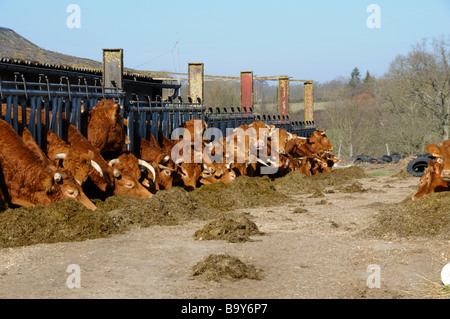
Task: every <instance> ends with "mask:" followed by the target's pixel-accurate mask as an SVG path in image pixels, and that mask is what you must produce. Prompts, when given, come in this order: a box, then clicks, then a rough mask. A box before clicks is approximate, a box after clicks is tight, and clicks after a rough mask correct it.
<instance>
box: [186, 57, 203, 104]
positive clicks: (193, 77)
mask: <svg viewBox="0 0 450 319" xmlns="http://www.w3.org/2000/svg"><path fill="white" fill-rule="evenodd" d="M203 68H204V66H203V63H189V65H188V96H189V97H190V98H191V99H192V101H193V103H197V100H198V99H200V102H201V103H203V98H204V92H203V88H204V84H203V76H204V71H203Z"/></svg>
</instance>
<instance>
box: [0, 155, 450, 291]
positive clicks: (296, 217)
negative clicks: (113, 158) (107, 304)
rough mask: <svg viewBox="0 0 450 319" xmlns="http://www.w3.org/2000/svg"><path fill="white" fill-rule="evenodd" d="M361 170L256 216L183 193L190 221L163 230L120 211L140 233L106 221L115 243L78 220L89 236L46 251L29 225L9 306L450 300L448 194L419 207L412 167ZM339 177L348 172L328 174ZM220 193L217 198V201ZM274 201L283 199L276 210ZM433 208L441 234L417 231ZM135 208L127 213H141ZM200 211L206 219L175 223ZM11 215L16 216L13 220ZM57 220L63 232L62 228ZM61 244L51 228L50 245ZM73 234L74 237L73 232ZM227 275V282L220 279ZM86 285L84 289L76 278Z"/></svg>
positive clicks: (16, 244) (8, 250) (295, 193)
mask: <svg viewBox="0 0 450 319" xmlns="http://www.w3.org/2000/svg"><path fill="white" fill-rule="evenodd" d="M358 169H360V171H361V172H364V173H365V174H364V176H363V177H361V176H353V177H351V178H347V179H339V178H338V179H333V178H331V179H328V178H323V180H322V183H321V184H317V183H312V182H311V189H309V190H307V191H306V190H305V187H307V186H305V185H307V183H310V179H301V180H302V183H294V182H293V183H286V181H287V180H285V183H280V182H277V181H269V180H268V179H262V180H259V182H261V185H263V186H261V188H258V189H257V191H258V192H260V193H261V194H263V197H261V198H259V201H260V202H261V203H263V205H264V206H255V205H257V202H255V201H254V198H251V196H250V195H249V194H246V193H245V192H244V191H242V195H243V197H242V198H239V200H238V201H236V200H235V202H233V199H232V198H231V195H227V194H231V193H227V192H229V190H228V189H225V190H224V191H220V192H218V194H221V196H222V198H221V202H220V203H221V205H222V204H223V203H226V205H229V207H232V209H231V210H228V209H221V207H220V205H218V207H214V201H212V202H210V203H209V204H208V205H209V206H207V207H206V206H205V207H200V206H201V205H200V206H199V205H198V203H199V200H205V201H207V200H210V197H208V196H207V195H208V194H209V195H211V194H210V193H211V192H203V193H201V192H200V193H198V194H187V195H186V194H185V193H184V191H183V192H181V191H180V193H179V194H177V197H180V200H182V201H185V203H184V204H183V211H181V212H178V211H179V210H180V209H178V208H174V209H172V208H170V207H169V208H166V210H165V211H164V213H163V214H162V215H161V216H160V218H159V219H158V220H159V221H161V220H163V221H164V222H152V223H147V224H145V223H143V222H142V221H143V220H144V219H143V217H142V216H141V217H139V220H140V222H139V223H138V222H135V221H134V219H133V218H137V217H133V216H135V215H137V212H134V213H133V214H134V215H133V216H131V215H130V216H131V217H130V216H128V217H127V218H128V219H127V218H124V217H123V215H120V212H119V209H116V210H114V209H111V208H110V209H109V210H108V215H107V216H109V217H108V218H111V216H113V217H114V218H115V219H114V220H115V224H114V225H113V226H114V227H116V228H117V227H119V228H120V225H124V224H127V225H130V224H133V225H134V227H128V228H127V229H126V230H125V231H122V232H119V231H111V229H113V230H114V229H115V228H114V227H112V226H111V227H110V226H105V225H106V224H107V223H106V222H105V221H102V222H101V227H98V228H96V230H95V231H97V232H99V233H100V232H102V231H103V232H104V233H106V235H104V236H91V237H89V236H87V237H86V236H84V235H83V236H82V235H80V234H84V233H83V231H84V230H85V228H86V227H85V226H83V223H82V221H78V220H75V223H76V224H78V226H79V227H78V228H80V229H78V228H77V229H78V230H77V234H78V235H77V236H78V237H76V236H75V237H76V238H75V237H74V238H75V239H74V240H73V241H71V240H68V239H64V240H61V241H60V242H58V240H55V242H47V243H45V240H42V238H41V239H40V241H37V242H32V241H31V242H30V241H26V240H25V239H24V238H32V237H33V233H34V232H35V233H37V232H38V231H39V230H40V229H41V228H44V226H42V225H38V226H36V225H34V224H33V226H32V227H29V228H31V229H28V228H26V227H25V226H23V225H22V226H20V227H22V228H23V229H24V230H23V231H22V233H20V234H18V233H17V232H12V233H11V234H7V235H3V238H2V243H3V245H2V247H3V248H0V298H17V299H28V298H45V299H47V298H55V299H67V298H76V299H87V298H89V299H100V298H101V299H102V298H139V299H140V298H152V299H161V298H164V299H178V298H188V299H191V298H206V299H216V298H225V299H228V298H238V299H246V298H263V299H265V298H271V299H311V298H318V299H329V298H339V299H347V298H348V299H364V298H371V299H397V298H399V299H409V298H448V296H449V294H448V292H447V291H446V289H444V288H445V287H444V286H443V285H442V283H441V278H440V272H441V269H442V267H443V266H444V265H446V264H447V263H448V262H450V261H449V260H448V258H450V245H449V239H450V233H449V232H448V228H447V227H448V224H450V223H448V217H447V216H446V210H445V207H444V208H443V207H441V206H445V205H447V204H448V202H449V201H448V199H449V196H448V194H447V195H446V196H445V197H443V196H441V195H439V196H434V197H430V198H431V202H432V203H431V202H430V203H429V202H426V201H422V202H421V203H420V205H421V206H420V205H419V206H420V207H419V206H414V205H416V204H414V205H413V203H412V202H411V200H410V197H411V196H412V194H413V193H414V192H415V191H416V189H417V184H418V178H416V177H412V176H410V175H408V174H406V173H404V172H402V170H403V169H404V167H402V166H401V165H390V164H386V165H366V164H364V165H363V166H359V167H358ZM337 170H346V169H345V168H337V169H336V170H334V172H332V173H329V174H335V172H336V171H337ZM330 176H332V175H330ZM317 180H320V179H316V180H315V181H317ZM247 182H248V181H247V180H245V181H243V182H242V185H240V187H245V185H246V183H247ZM305 183H306V184H305ZM317 185H319V186H317ZM214 187H215V186H212V187H210V188H209V189H208V190H212V193H214V191H217V189H215V188H214ZM219 187H220V186H219ZM258 187H259V186H258ZM233 191H234V192H236V189H233ZM265 191H267V192H268V193H267V194H272V193H273V194H275V193H276V194H277V196H274V197H273V198H272V197H270V196H269V195H266V194H265V193H264V192H265ZM271 192H272V193H271ZM182 194H185V195H186V196H191V195H192V196H194V198H195V199H196V201H195V202H194V201H192V202H189V200H190V199H192V198H191V197H189V198H188V197H186V198H185V197H183V198H181V197H182V196H181V195H182ZM185 195H183V196H185ZM278 195H279V196H278ZM246 197H247V198H248V201H246V200H245V198H246ZM263 199H266V200H265V201H264V200H263ZM193 203H194V204H193ZM271 203H273V204H272V205H271ZM442 203H443V204H442ZM110 204H111V203H110ZM112 204H114V202H113V203H112ZM428 204H430V205H434V206H432V207H433V209H435V210H434V211H433V212H434V214H435V215H436V214H440V217H439V218H440V219H439V222H436V223H435V224H431V226H430V225H425V224H426V223H427V222H426V221H425V222H423V221H419V222H418V225H416V224H414V223H415V221H413V219H414V218H415V217H414V214H415V211H419V210H421V212H422V211H427V207H428V206H427V205H428ZM105 205H106V204H105ZM133 205H134V204H133ZM133 205H129V206H128V208H122V209H123V210H124V211H127V209H128V210H133V207H134V206H133ZM152 205H153V204H152ZM158 205H159V206H158ZM158 205H153V206H151V205H150V206H151V207H152V208H151V209H149V211H150V210H152V209H153V210H154V211H156V210H157V209H156V208H155V207H159V208H161V207H164V196H161V198H160V199H159V204H158ZM223 205H225V204H223ZM439 205H440V206H439ZM99 206H101V205H99ZM113 206H114V205H113ZM446 207H449V206H446ZM403 208H404V210H405V211H404V212H403V211H402V209H403ZM407 209H410V210H413V211H408V210H407ZM443 209H444V210H445V213H444V214H442V210H443ZM192 211H195V212H196V214H197V215H196V216H197V217H195V218H180V217H179V216H178V217H177V215H176V214H177V212H178V213H179V214H181V215H183V214H184V215H183V216H187V215H188V214H189V213H190V212H192ZM28 212H30V211H27V210H24V211H21V213H20V214H19V215H17V216H16V215H14V216H15V217H14V218H15V219H14V222H13V221H11V219H8V220H7V221H3V222H2V223H3V224H1V226H2V227H3V233H5V228H8V227H18V226H11V225H15V224H14V223H16V224H17V223H18V220H19V219H20V218H25V217H23V216H27V214H28ZM433 212H431V214H433ZM2 214H3V215H4V216H5V215H7V214H11V216H13V215H12V213H10V211H7V212H3V213H2ZM2 214H0V215H2ZM29 214H31V213H29ZM40 214H42V212H41V213H40ZM98 214H99V215H101V212H98ZM114 214H116V215H114ZM145 214H150V212H146V213H145ZM408 214H409V215H408ZM421 214H424V213H421ZM18 216H19V217H18ZM20 216H22V217H20ZM30 216H31V215H30ZM68 216H69V217H70V216H72V215H70V214H69V213H67V212H66V215H65V217H64V218H65V220H68V219H70V218H72V217H70V218H69V217H68ZM118 216H119V217H118ZM403 216H410V219H405V220H403V219H402V218H403ZM38 218H40V217H33V220H34V221H36V219H38ZM55 218H57V219H58V218H59V222H60V223H63V222H64V218H62V217H61V216H59V217H55ZM226 218H231V219H233V220H234V222H233V221H229V220H228V224H227V225H228V226H227V227H228V228H226V227H225V228H223V229H220V227H219V228H217V225H219V224H220V221H226ZM405 218H406V217H405ZM421 218H427V217H426V216H425V217H424V216H421ZM432 218H433V217H430V218H429V219H432ZM100 219H101V218H100ZM130 221H132V222H130ZM239 222H242V223H241V224H239ZM26 224H27V225H30V224H32V222H27V223H26ZM38 224H39V223H38ZM406 224H408V225H409V226H408V227H409V228H407V227H406V226H405V225H406ZM410 224H411V225H412V226H411V225H410ZM80 225H81V226H80ZM404 226H405V227H404ZM108 227H109V228H108ZM420 229H422V230H423V231H425V233H423V232H422V233H421V232H420V231H419V230H420ZM427 229H429V230H427ZM400 230H401V231H400ZM47 232H50V231H48V230H47ZM233 232H234V233H233ZM236 232H237V233H236ZM55 233H57V231H55V230H54V228H52V230H51V234H53V235H54V234H55ZM62 233H64V234H65V235H66V236H69V237H70V236H72V235H70V234H69V235H67V233H68V230H67V229H65V230H64V231H63V232H62ZM447 233H449V235H447ZM230 234H231V236H229V235H230ZM213 235H217V236H218V239H214V238H213V237H214V236H213ZM27 236H28V237H27ZM55 236H56V235H55ZM41 237H42V236H41ZM45 237H48V238H49V237H51V236H50V235H46V236H45ZM69 237H67V238H69ZM55 238H56V237H55ZM89 238H91V239H89ZM19 239H20V240H19ZM212 256H214V257H215V258H216V259H217V257H218V256H219V257H222V260H221V261H220V262H221V264H217V265H215V266H213V267H209V270H210V271H211V269H212V272H210V273H202V272H201V271H199V269H208V267H203V266H205V265H204V264H201V263H202V262H203V263H205V262H206V261H207V260H210V259H211V258H212ZM207 258H209V259H207ZM226 258H229V259H226ZM224 259H226V260H225V261H224ZM73 265H76V266H75V267H79V268H73ZM71 267H72V268H71ZM202 267H203V268H202ZM233 267H234V268H233ZM219 268H220V270H221V271H222V272H224V273H225V275H224V276H222V275H221V273H214V270H217V269H219ZM73 269H78V270H79V272H78V270H75V271H74V272H73ZM248 270H249V271H251V272H252V273H250V275H248V272H246V271H248ZM78 273H79V275H80V276H79V277H74V276H73V275H76V274H78ZM377 274H379V276H378V277H377V276H376V275H377ZM74 278H75V279H74ZM76 279H79V280H80V281H77V280H76ZM368 279H369V280H368ZM377 279H379V281H377ZM377 283H379V285H378V284H377ZM77 284H79V285H80V286H79V288H78V286H77ZM68 286H72V287H74V286H75V287H74V288H69V287H68Z"/></svg>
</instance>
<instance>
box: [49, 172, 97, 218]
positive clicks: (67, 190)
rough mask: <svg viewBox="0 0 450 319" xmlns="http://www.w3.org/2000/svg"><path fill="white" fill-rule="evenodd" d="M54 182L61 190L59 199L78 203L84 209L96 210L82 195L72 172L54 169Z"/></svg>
mask: <svg viewBox="0 0 450 319" xmlns="http://www.w3.org/2000/svg"><path fill="white" fill-rule="evenodd" d="M55 172H56V173H55V175H54V176H55V177H54V180H55V182H56V183H57V184H58V186H59V188H60V190H61V198H62V199H63V198H68V199H73V200H76V201H79V202H80V203H82V204H83V205H84V206H85V207H86V208H88V209H91V210H96V209H97V206H95V205H94V203H92V202H91V200H90V199H89V198H88V197H87V196H86V195H85V194H84V192H83V189H82V188H81V185H80V184H79V183H78V181H76V180H75V178H74V177H73V175H72V172H71V171H70V170H68V169H64V168H56V170H55Z"/></svg>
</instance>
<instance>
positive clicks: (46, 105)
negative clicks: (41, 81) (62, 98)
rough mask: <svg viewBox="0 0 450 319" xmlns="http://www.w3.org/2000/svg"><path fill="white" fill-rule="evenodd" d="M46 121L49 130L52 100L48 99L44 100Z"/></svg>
mask: <svg viewBox="0 0 450 319" xmlns="http://www.w3.org/2000/svg"><path fill="white" fill-rule="evenodd" d="M44 120H45V126H46V127H47V129H50V125H49V123H50V98H48V97H46V98H45V99H44Z"/></svg>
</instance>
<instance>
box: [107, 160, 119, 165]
mask: <svg viewBox="0 0 450 319" xmlns="http://www.w3.org/2000/svg"><path fill="white" fill-rule="evenodd" d="M118 163H119V159H118V158H115V159H113V160H110V161H109V162H108V164H109V166H114V165H116V164H118Z"/></svg>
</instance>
